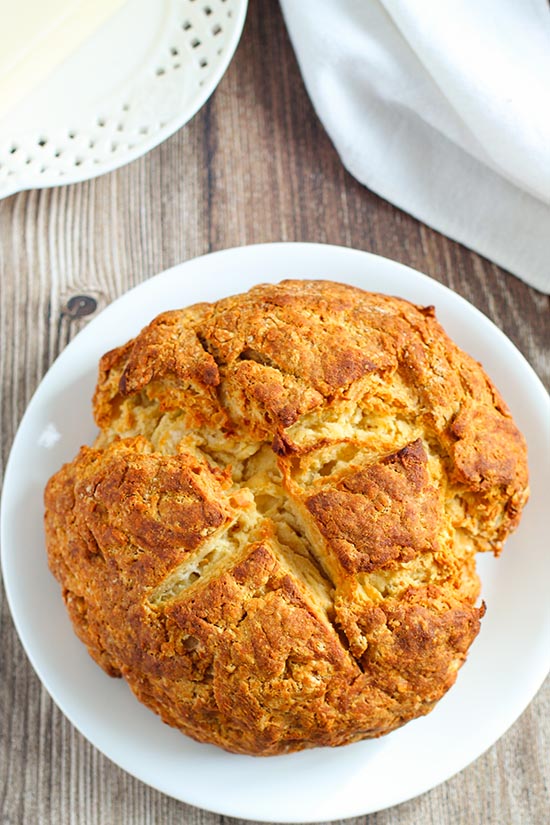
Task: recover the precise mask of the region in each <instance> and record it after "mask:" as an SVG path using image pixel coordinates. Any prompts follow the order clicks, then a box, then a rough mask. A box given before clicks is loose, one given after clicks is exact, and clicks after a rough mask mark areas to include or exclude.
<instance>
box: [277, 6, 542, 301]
mask: <svg viewBox="0 0 550 825" xmlns="http://www.w3.org/2000/svg"><path fill="white" fill-rule="evenodd" d="M281 5H282V8H283V13H284V16H285V20H286V24H287V27H288V30H289V33H290V37H291V40H292V43H293V46H294V48H295V51H296V54H297V57H298V61H299V64H300V68H301V70H302V74H303V76H304V80H305V83H306V87H307V89H308V92H309V94H310V96H311V99H312V101H313V104H314V106H315V109H316V111H317V113H318V115H319V117H320V119H321V121H322V123H323V124H324V126H325V128H326V130H327V132H328V134H329V136H330V138H331V139H332V141H333V143H334V144H335V146H336V149H337V150H338V152H339V154H340V156H341V158H342V161H343V163H344V165H345V166H346V167H347V169H348V170H349V171H350V172H351V174H352V175H354V176H355V177H356V178H357V179H358V180H359V181H361V182H362V183H363V184H365V185H366V186H367V187H368V188H369V189H372V190H373V191H374V192H376V193H377V194H379V195H381V196H382V197H383V198H386V199H387V200H389V201H391V202H392V203H394V204H395V205H396V206H399V207H400V208H401V209H404V210H405V211H407V212H410V213H411V214H412V215H414V216H415V217H416V218H419V219H420V220H422V221H424V222H425V223H427V224H429V225H430V226H432V227H434V228H435V229H437V230H439V231H440V232H443V233H444V234H445V235H448V236H449V237H451V238H454V239H455V240H457V241H460V242H461V243H463V244H465V245H466V246H469V247H470V248H471V249H474V250H476V251H477V252H479V253H481V254H482V255H485V256H486V257H488V258H490V259H491V260H493V261H495V262H496V263H498V264H499V265H500V266H503V267H504V268H505V269H508V270H509V271H510V272H513V273H514V274H515V275H517V276H518V277H520V278H522V279H523V280H524V281H526V282H527V283H529V284H530V285H531V286H534V287H536V288H537V289H539V290H541V291H543V292H547V293H550V10H549V6H548V3H547V2H546V0H514V2H505V3H503V2H502V0H461V2H456V0H438V2H426V0H299V2H296V0H281Z"/></svg>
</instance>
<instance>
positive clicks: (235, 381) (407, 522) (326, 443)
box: [45, 281, 527, 755]
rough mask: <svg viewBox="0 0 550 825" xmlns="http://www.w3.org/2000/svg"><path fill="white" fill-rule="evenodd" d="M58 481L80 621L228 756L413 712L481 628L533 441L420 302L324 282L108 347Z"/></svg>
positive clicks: (53, 523) (61, 533) (111, 666)
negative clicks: (483, 574) (482, 569)
mask: <svg viewBox="0 0 550 825" xmlns="http://www.w3.org/2000/svg"><path fill="white" fill-rule="evenodd" d="M94 412H95V416H96V420H97V423H98V425H99V427H100V433H99V436H98V438H97V440H96V443H95V445H94V447H93V448H90V447H83V448H82V450H81V451H80V453H79V455H78V456H77V457H76V459H75V460H74V461H73V462H71V463H70V464H67V465H65V467H63V468H62V469H61V470H60V471H59V472H58V473H56V475H55V476H53V477H52V479H51V480H50V482H49V484H48V487H47V489H46V496H45V501H46V535H47V547H48V556H49V563H50V567H51V569H52V571H53V573H54V575H55V576H56V577H57V578H58V580H59V581H60V582H61V585H62V591H63V596H64V599H65V602H66V604H67V608H68V611H69V614H70V616H71V619H72V621H73V624H74V626H75V630H76V632H77V633H78V635H79V636H80V638H81V639H82V640H83V641H84V643H85V644H86V645H87V646H88V649H89V651H90V653H91V655H92V656H93V657H94V658H95V659H96V661H97V662H98V663H99V664H100V665H101V666H102V667H103V668H104V669H105V670H106V671H107V672H108V673H110V674H111V675H123V676H124V678H125V679H126V680H127V681H128V683H129V685H130V686H131V688H132V690H133V691H134V692H135V693H136V695H137V696H138V698H140V699H141V700H142V701H144V702H145V703H146V704H147V705H148V706H149V707H151V708H152V709H153V710H155V711H156V712H157V713H159V714H160V715H161V716H162V718H163V719H164V720H165V721H166V722H168V723H169V724H171V725H174V726H176V727H178V728H180V729H181V730H182V731H184V732H185V733H187V734H188V735H190V736H193V737H195V738H197V739H199V740H201V741H208V742H213V743H215V744H218V745H221V746H222V747H225V748H227V749H229V750H233V751H238V752H242V753H254V754H266V755H267V754H276V753H284V752H287V751H290V750H296V749H300V748H304V747H312V746H315V745H339V744H344V743H347V742H352V741H356V740H357V739H361V738H364V737H366V736H379V735H382V734H384V733H387V732H389V731H391V730H393V729H394V728H396V727H398V726H399V725H401V724H403V723H404V722H406V721H407V720H408V719H412V718H414V717H416V716H419V715H421V714H423V713H427V712H428V711H429V710H430V709H431V708H432V707H433V705H434V703H435V702H437V700H438V699H439V698H440V697H441V696H442V695H443V694H444V693H445V691H446V690H448V688H449V687H450V686H451V685H452V684H453V682H454V680H455V679H456V675H457V671H458V669H459V667H460V665H461V664H462V662H463V661H464V659H465V657H466V653H467V650H468V648H469V646H470V644H471V643H472V641H473V639H474V638H475V636H476V634H477V632H478V629H479V620H480V617H481V616H482V614H483V610H484V608H483V607H481V608H478V607H476V606H475V604H476V600H477V598H478V595H479V582H478V579H477V575H476V571H475V560H474V556H475V553H476V552H477V551H478V550H486V549H489V550H492V551H493V552H494V553H498V552H500V549H501V547H502V543H503V541H504V539H505V538H506V536H507V535H508V533H509V532H510V531H511V530H512V529H514V527H515V526H516V525H517V523H518V520H519V516H520V513H521V509H522V506H523V504H524V503H525V500H526V497H527V470H526V457H525V446H524V442H523V439H522V437H521V435H520V434H519V432H518V430H517V428H516V427H515V425H514V423H513V421H512V419H511V417H510V414H509V412H508V410H507V408H506V406H505V404H504V402H503V401H502V399H501V398H500V396H499V395H498V393H497V391H496V390H495V388H494V387H493V386H492V384H491V382H490V380H489V379H488V378H487V376H486V375H485V374H484V373H483V371H482V370H481V368H480V367H479V365H478V364H476V363H475V362H474V361H472V359H470V358H469V357H468V356H467V355H465V354H464V353H462V352H461V351H460V350H458V348H457V347H456V346H455V345H454V344H453V343H452V342H451V341H450V340H449V339H448V338H447V336H446V335H445V333H444V332H443V330H442V329H441V328H440V327H439V325H438V324H437V322H436V320H435V317H434V313H433V309H432V308H426V309H422V308H418V307H414V306H412V305H411V304H408V303H407V302H405V301H401V300H399V299H395V298H389V297H387V296H382V295H373V294H370V293H365V292H362V291H361V290H357V289H354V288H351V287H345V286H343V285H338V284H331V283H328V282H313V281H311V282H299V281H296V282H283V283H282V284H279V285H274V286H260V287H256V288H254V289H252V290H251V291H250V292H249V293H247V294H245V295H242V296H235V297H233V298H228V299H224V300H222V301H219V302H217V303H216V304H212V305H208V304H200V305H197V306H195V307H190V308H188V309H186V310H181V311H173V312H168V313H164V314H163V315H161V316H159V317H158V318H157V319H155V320H154V321H153V322H152V323H151V324H150V325H149V326H148V327H147V328H146V329H145V330H143V331H142V333H140V335H138V336H137V338H136V339H134V340H133V341H130V342H128V343H127V344H125V345H124V346H122V347H120V348H119V349H117V350H113V351H112V352H110V353H107V354H106V355H105V356H104V357H103V359H102V361H101V364H100V374H99V380H98V385H97V389H96V393H95V397H94Z"/></svg>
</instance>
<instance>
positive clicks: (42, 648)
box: [2, 244, 550, 822]
mask: <svg viewBox="0 0 550 825" xmlns="http://www.w3.org/2000/svg"><path fill="white" fill-rule="evenodd" d="M284 277H299V278H313V277H316V278H327V279H332V280H341V281H345V282H347V283H350V284H356V285H357V286H360V287H364V288H366V289H371V290H376V291H381V292H387V293H390V294H394V295H400V296H402V297H404V298H408V299H410V300H412V301H414V302H416V303H419V304H435V306H436V308H437V314H438V317H439V319H440V320H441V321H442V322H443V324H444V326H445V327H446V329H447V330H448V332H449V333H450V334H451V336H452V337H453V338H454V339H455V340H456V341H457V342H458V344H460V345H461V346H462V347H463V348H465V349H466V350H468V351H469V352H470V353H471V354H472V355H473V356H474V357H475V358H477V359H478V360H480V361H481V362H482V363H483V364H484V366H485V368H486V369H487V371H488V372H489V374H490V375H491V376H492V377H493V379H494V380H495V381H496V384H497V385H498V386H499V387H500V389H501V391H502V392H503V394H504V396H505V398H506V399H507V401H508V402H509V404H510V406H511V407H512V411H513V414H514V416H515V417H516V420H517V422H518V424H519V425H520V427H521V429H522V430H523V432H524V433H525V435H526V436H527V440H528V442H529V447H530V462H531V484H532V497H531V501H530V503H529V505H528V507H527V509H526V512H525V514H524V518H523V521H522V524H521V527H520V529H519V530H518V532H517V533H516V534H515V535H514V536H513V537H512V538H511V539H510V541H509V542H508V545H507V547H506V548H505V552H504V554H503V556H502V557H501V558H500V559H499V560H495V559H493V558H490V557H489V556H485V557H483V558H481V559H480V562H479V568H480V572H481V575H482V580H483V597H484V599H485V600H486V602H487V605H488V610H487V615H486V617H485V618H484V620H483V622H482V629H481V633H480V635H479V637H478V639H477V640H476V642H475V643H474V645H473V647H472V649H471V652H470V655H469V658H468V661H467V663H466V665H465V666H464V667H463V669H462V670H461V672H460V674H459V677H458V681H457V684H456V685H455V687H454V688H453V689H452V690H451V691H450V692H449V693H448V694H447V696H445V697H444V699H443V700H442V701H441V702H440V703H439V705H438V706H437V707H436V709H435V710H434V711H433V712H432V713H431V714H430V715H429V716H427V717H425V718H423V719H419V720H416V721H414V722H411V723H409V724H408V725H406V726H405V727H404V728H402V729H401V730H399V731H396V732H395V733H392V734H390V735H389V736H387V737H385V738H383V739H380V740H377V741H366V742H361V743H358V744H354V745H350V746H348V747H345V748H339V749H335V750H331V749H317V750H312V751H306V752H302V753H297V754H292V755H289V756H279V757H271V758H264V759H260V758H252V757H245V756H235V755H231V754H228V753H225V752H224V751H221V750H219V749H217V748H215V747H213V746H209V745H200V744H197V743H196V742H193V741H191V740H190V739H187V738H186V737H184V736H183V735H182V734H180V733H178V732H177V731H175V730H172V729H170V728H168V727H166V726H165V725H163V724H162V722H161V721H160V720H159V719H158V718H157V717H156V716H155V715H154V714H153V713H151V712H150V711H148V710H147V709H146V708H145V707H143V706H142V705H140V704H139V703H138V702H137V701H136V699H134V697H133V696H132V694H131V693H130V691H129V690H128V688H127V687H126V686H125V683H124V682H123V681H121V680H114V679H110V678H109V677H107V676H106V675H104V673H103V672H102V671H101V670H100V669H99V667H98V666H97V665H95V664H94V663H93V662H92V660H91V659H90V658H89V656H88V654H87V652H86V650H85V648H84V646H83V645H82V644H81V643H80V642H79V641H78V640H77V639H76V637H75V636H74V634H73V632H72V629H71V625H70V623H69V620H68V618H67V615H66V613H65V608H64V606H63V603H62V600H61V595H60V592H59V587H58V585H57V582H55V581H54V579H53V577H52V576H51V574H50V573H49V571H48V568H47V564H46V554H45V550H44V539H43V535H42V491H43V488H44V485H45V483H46V480H47V479H48V478H49V476H50V475H51V474H52V473H53V472H55V471H56V470H57V469H58V468H59V467H60V465H61V464H62V463H63V462H64V461H67V460H70V459H72V457H73V456H74V454H75V453H76V451H77V450H78V448H79V446H80V445H81V444H82V443H85V442H90V441H91V440H92V439H93V437H94V433H95V428H94V425H93V422H92V417H91V409H90V398H91V395H92V392H93V388H94V383H95V378H96V367H97V361H98V359H99V357H100V356H101V355H102V353H103V352H104V351H105V350H107V349H109V348H111V347H114V346H115V345H118V344H120V343H122V342H123V341H125V340H126V339H127V338H129V337H130V336H133V335H134V334H136V333H137V332H138V330H139V329H140V328H141V327H142V326H143V325H145V324H146V323H147V322H148V321H149V320H151V319H152V318H153V316H154V315H155V314H156V313H158V312H160V311H162V310H165V309H168V308H171V307H172V308H173V307H180V306H185V305H187V304H190V303H193V302H196V301H203V300H213V299H216V298H219V297H221V296H224V295H229V294H232V293H236V292H239V291H243V290H246V289H247V288H248V287H250V286H252V285H253V284H256V283H258V282H261V281H278V280H280V279H282V278H284ZM549 489H550V399H549V398H548V396H547V394H546V392H545V390H544V388H543V387H542V385H541V383H540V381H539V380H538V378H537V377H536V375H535V374H534V372H533V371H532V369H531V368H530V366H529V365H528V364H527V362H526V361H525V360H524V358H523V357H522V356H521V355H520V353H519V352H518V351H517V350H516V348H515V347H514V346H513V344H511V343H510V341H509V340H508V339H507V338H506V337H505V336H504V335H503V334H502V333H501V332H500V331H499V330H498V329H497V328H496V327H495V326H494V325H493V324H492V323H491V322H490V321H488V320H487V318H486V317H485V316H484V315H482V314H481V313H480V312H478V311H477V310H476V309H474V308H473V307H472V306H471V305H470V304H468V303H467V302H466V301H464V300H463V299H462V298H460V297H458V296H457V295H455V294H454V293H453V292H451V291H449V290H448V289H446V288H445V287H443V286H441V285H440V284H438V283H436V282H435V281H432V280H431V279H429V278H427V277H426V276H424V275H420V274H419V273H418V272H415V271H414V270H412V269H408V268H407V267H405V266H402V265H400V264H397V263H394V262H393V261H389V260H386V259H384V258H378V257H376V256H374V255H369V254H367V253H365V252H358V251H355V250H351V249H345V248H341V247H334V246H321V245H314V244H267V245H262V246H252V247H244V248H240V249H231V250H228V251H225V252H218V253H215V254H212V255H207V256H205V257H203V258H197V259H196V260H192V261H188V262H187V263H184V264H181V265H180V266H177V267H174V268H173V269H170V270H168V271H167V272H164V273H162V274H161V275H158V276H157V277H155V278H152V279H151V280H149V281H146V282H145V283H143V284H141V285H140V286H138V287H137V288H136V289H134V290H132V291H131V292H129V293H127V294H126V295H124V296H123V297H122V298H120V299H119V300H117V301H115V302H114V303H113V304H111V305H110V306H109V307H107V309H105V310H104V311H103V312H102V313H101V315H99V316H98V317H97V318H95V319H94V320H92V321H91V322H90V324H89V325H88V326H87V327H86V328H85V329H84V330H83V331H82V332H81V333H80V334H79V335H78V336H77V338H75V340H74V341H73V342H72V343H71V344H70V345H69V346H68V347H67V348H66V350H65V351H64V352H63V353H62V355H61V356H60V357H59V358H58V360H57V361H56V363H55V364H54V365H53V367H52V368H51V369H50V371H49V372H48V374H47V375H46V377H45V378H44V380H43V382H42V384H41V385H40V387H39V389H38V390H37V392H36V394H35V396H34V398H33V400H32V401H31V403H30V405H29V408H28V410H27V412H26V414H25V416H24V418H23V421H22V422H21V426H20V428H19V432H18V434H17V437H16V439H15V442H14V445H13V450H12V453H11V456H10V460H9V463H8V467H7V472H6V479H5V489H4V498H3V502H2V551H3V556H2V563H3V570H4V580H5V584H6V589H7V593H8V598H9V602H10V605H11V609H12V613H13V617H14V620H15V623H16V626H17V629H18V631H19V635H20V637H21V640H22V642H23V645H24V647H25V649H26V651H27V653H28V656H29V658H30V660H31V662H32V664H33V666H34V668H35V669H36V671H37V673H38V675H39V676H40V678H41V679H42V681H43V683H44V685H45V686H46V688H47V690H48V691H49V693H50V694H51V696H52V697H53V699H54V700H55V701H56V702H57V704H58V705H59V707H60V708H61V709H62V710H63V712H64V713H65V714H66V715H67V717H68V718H69V719H70V720H71V721H72V722H73V724H74V725H75V726H76V727H77V728H78V729H79V730H80V731H81V732H82V733H83V734H84V736H86V737H87V738H88V739H89V740H90V741H91V742H92V743H93V744H94V745H95V746H96V747H97V748H99V749H100V750H101V751H103V753H105V754H106V755H107V756H108V757H109V758H110V759H112V760H113V761H114V762H116V763H117V764H119V765H120V766H121V767H123V768H124V769H125V770H127V771H129V772H130V773H131V774H134V775H135V776H137V777H139V778H140V779H141V780H143V781H144V782H146V783H148V784H149V785H152V786H154V787H155V788H158V789H159V790H161V791H164V792H165V793H167V794H169V795H170V796H173V797H176V798H177V799H181V800H183V801H185V802H189V803H192V804H193V805H197V806H200V807H202V808H207V809H209V810H211V811H215V812H218V813H221V814H227V815H231V816H236V817H241V818H249V819H255V820H264V821H273V820H276V821H279V822H313V821H319V820H329V819H340V818H345V817H350V816H357V815H361V814H365V813H370V812H372V811H377V810H380V809H382V808H385V807H388V806H390V805H395V804H397V803H399V802H402V801H404V800H406V799H409V798H411V797H413V796H416V795H418V794H420V793H422V792H424V791H426V790H428V789H430V788H432V787H433V786H434V785H437V784H438V783H440V782H442V781H443V780H445V779H447V778H448V777H450V776H452V775H453V774H454V773H456V772H457V771H460V770H461V769H462V768H464V767H465V766H466V765H467V764H469V763H470V762H471V761H472V760H474V759H476V758H477V757H478V756H479V755H480V754H481V753H482V752H483V751H484V750H486V748H488V747H489V746H490V745H492V744H493V742H495V740H496V739H498V737H499V736H501V735H502V734H503V733H504V731H505V730H506V729H507V728H508V727H509V726H510V725H511V724H512V723H513V722H514V721H515V719H516V718H517V717H518V716H519V714H520V713H521V712H522V711H523V710H524V708H525V707H526V706H527V704H528V703H529V701H530V700H531V699H532V697H533V696H534V694H535V692H536V691H537V689H538V688H539V686H540V685H541V683H542V681H543V679H544V677H545V675H546V673H547V672H548V670H549V667H550V600H549V599H548V582H549V581H550V554H549V553H548V552H547V549H548V535H549V533H550V529H549V528H550V525H549V519H548V513H549V508H548V503H547V500H546V498H547V494H548V490H549Z"/></svg>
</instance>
